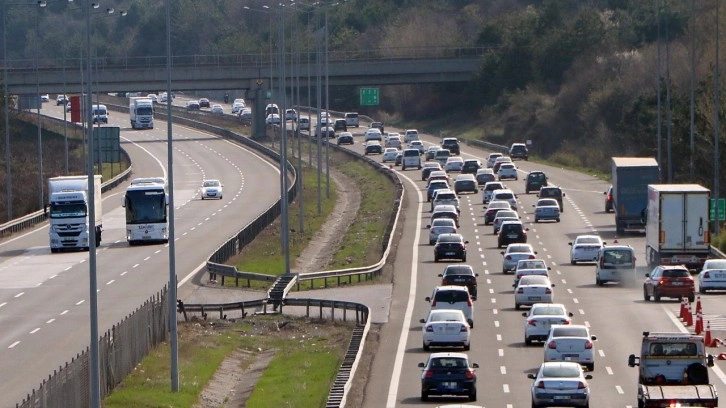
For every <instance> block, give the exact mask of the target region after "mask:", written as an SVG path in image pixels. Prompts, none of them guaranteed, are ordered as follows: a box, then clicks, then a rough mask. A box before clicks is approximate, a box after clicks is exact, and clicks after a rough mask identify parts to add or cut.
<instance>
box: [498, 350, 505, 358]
mask: <svg viewBox="0 0 726 408" xmlns="http://www.w3.org/2000/svg"><path fill="white" fill-rule="evenodd" d="M499 357H504V349H499Z"/></svg>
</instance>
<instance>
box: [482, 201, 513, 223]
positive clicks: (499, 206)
mask: <svg viewBox="0 0 726 408" xmlns="http://www.w3.org/2000/svg"><path fill="white" fill-rule="evenodd" d="M507 210H509V211H512V210H513V208H512V206H511V205H509V202H507V201H504V200H499V201H497V200H492V201H489V204H487V208H485V209H484V225H489V224H491V223H492V222H494V218H495V217H496V216H497V214H499V211H507Z"/></svg>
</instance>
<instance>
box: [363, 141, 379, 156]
mask: <svg viewBox="0 0 726 408" xmlns="http://www.w3.org/2000/svg"><path fill="white" fill-rule="evenodd" d="M374 153H375V154H383V146H381V143H380V142H379V141H377V140H369V141H368V142H366V147H365V155H366V156H368V155H369V154H374Z"/></svg>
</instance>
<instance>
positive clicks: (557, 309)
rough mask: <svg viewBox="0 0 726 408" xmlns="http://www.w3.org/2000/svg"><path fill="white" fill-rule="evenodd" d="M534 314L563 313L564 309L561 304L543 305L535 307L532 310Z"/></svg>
mask: <svg viewBox="0 0 726 408" xmlns="http://www.w3.org/2000/svg"><path fill="white" fill-rule="evenodd" d="M532 314H533V315H535V316H543V315H564V314H565V309H564V308H563V307H562V306H545V307H538V308H535V309H534V311H533V312H532Z"/></svg>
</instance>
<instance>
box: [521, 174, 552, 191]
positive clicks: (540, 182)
mask: <svg viewBox="0 0 726 408" xmlns="http://www.w3.org/2000/svg"><path fill="white" fill-rule="evenodd" d="M546 185H547V175H546V174H545V173H544V172H543V171H533V172H530V173H529V174H527V181H526V183H525V185H524V191H525V192H526V193H527V194H529V192H530V191H539V189H540V188H542V187H544V186H546Z"/></svg>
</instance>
